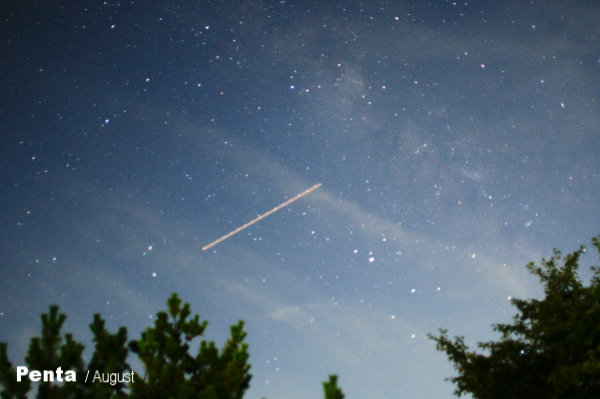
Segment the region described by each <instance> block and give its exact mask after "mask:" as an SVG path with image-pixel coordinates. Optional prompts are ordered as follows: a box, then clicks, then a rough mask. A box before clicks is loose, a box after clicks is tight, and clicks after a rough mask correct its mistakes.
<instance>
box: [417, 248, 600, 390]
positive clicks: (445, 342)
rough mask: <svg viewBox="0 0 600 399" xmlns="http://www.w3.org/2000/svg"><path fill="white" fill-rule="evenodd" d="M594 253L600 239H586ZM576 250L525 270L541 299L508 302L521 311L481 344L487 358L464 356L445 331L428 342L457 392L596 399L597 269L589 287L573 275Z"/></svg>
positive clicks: (599, 384)
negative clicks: (448, 367) (442, 358)
mask: <svg viewBox="0 0 600 399" xmlns="http://www.w3.org/2000/svg"><path fill="white" fill-rule="evenodd" d="M592 245H593V246H594V247H596V249H597V250H598V251H599V252H600V236H598V237H594V238H592ZM584 253H585V248H584V247H583V246H581V247H580V248H579V250H577V251H575V252H573V253H572V254H569V255H567V256H565V257H564V258H563V256H562V254H561V252H560V251H557V250H556V249H555V250H554V256H553V257H552V258H550V259H549V260H545V259H542V262H541V266H536V265H535V264H534V263H533V262H532V263H529V264H528V265H527V269H529V271H530V272H531V273H533V274H535V275H537V276H538V277H539V279H540V281H541V283H542V284H543V285H544V292H545V295H546V296H545V298H544V299H542V300H537V299H529V300H521V299H512V304H513V305H514V306H516V308H517V309H518V311H519V313H518V314H517V315H515V316H514V318H513V320H514V322H513V324H496V325H494V326H493V329H494V330H495V331H498V332H500V333H501V334H502V336H501V338H500V340H499V341H497V342H485V343H479V344H478V347H479V348H481V349H483V350H484V351H485V352H486V353H488V354H487V355H486V354H481V353H476V352H474V351H470V350H469V348H468V347H467V346H466V345H465V343H464V337H455V338H454V340H452V339H449V338H448V335H447V330H440V332H441V335H440V336H437V337H436V336H433V335H430V336H429V337H430V338H431V339H433V340H434V341H436V342H437V349H438V350H440V351H443V352H446V354H447V355H448V358H449V359H450V361H451V362H452V363H454V368H455V369H456V370H457V371H458V374H459V375H458V376H456V377H453V378H450V380H451V381H452V382H453V383H454V384H456V390H455V394H456V395H458V396H459V397H460V396H461V395H462V394H465V393H470V394H472V395H473V398H475V399H484V398H485V399H500V398H502V399H510V398H530V399H537V398H540V399H542V398H544V399H547V398H556V399H558V398H560V399H568V398H574V399H575V398H576V399H579V398H600V270H599V269H598V268H594V267H592V270H593V278H592V280H591V282H590V284H589V285H587V286H585V285H583V284H582V282H581V280H580V278H579V276H578V273H577V270H578V268H579V259H580V257H581V256H582V255H583V254H584Z"/></svg>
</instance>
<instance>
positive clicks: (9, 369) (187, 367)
mask: <svg viewBox="0 0 600 399" xmlns="http://www.w3.org/2000/svg"><path fill="white" fill-rule="evenodd" d="M191 315H192V312H191V310H190V305H189V304H188V303H185V304H183V305H182V301H181V299H180V298H179V296H178V295H177V294H173V295H171V297H170V298H169V299H168V300H167V311H166V312H158V313H157V316H156V319H155V322H154V326H153V327H148V328H147V329H146V330H145V331H144V332H143V333H142V335H141V338H140V339H139V340H133V341H130V342H129V344H128V345H127V329H126V328H125V327H120V328H119V330H118V331H117V333H115V334H111V333H110V332H108V331H107V330H106V328H105V322H104V320H103V319H102V318H101V317H100V315H99V314H94V316H93V322H92V324H90V330H91V331H92V334H93V336H94V338H93V340H92V341H93V342H94V353H93V355H92V359H91V361H90V363H89V364H88V366H87V368H85V365H84V362H83V359H82V353H83V350H84V345H82V344H80V343H77V342H75V341H74V340H73V338H72V335H71V334H64V338H63V336H61V332H60V330H61V328H62V326H63V324H64V322H65V320H66V318H67V316H66V315H64V314H62V313H59V308H58V306H56V305H52V306H50V310H49V312H48V313H45V314H42V316H41V320H42V334H41V337H36V338H32V339H31V343H30V345H29V351H28V353H27V357H26V358H25V362H26V364H27V366H28V368H29V369H30V370H51V371H56V369H57V368H58V367H61V369H62V370H63V371H67V370H73V371H75V372H76V374H77V378H76V381H68V382H67V381H62V382H60V381H47V382H38V383H37V395H36V398H37V399H127V398H130V399H200V398H202V399H241V398H242V397H243V396H244V393H245V391H246V390H247V389H248V388H249V387H250V380H251V378H252V375H251V374H249V370H250V364H249V363H248V359H249V354H248V344H246V343H245V342H244V339H245V338H246V332H245V331H244V322H243V321H241V320H240V321H239V322H238V323H237V324H236V325H233V326H231V337H230V338H229V339H228V340H227V342H226V343H225V345H224V346H223V348H221V349H220V350H219V349H218V348H217V347H216V345H215V343H214V342H213V341H210V342H209V341H206V340H202V341H200V343H199V348H198V353H197V354H196V356H192V355H190V353H189V351H190V344H191V343H192V341H193V340H194V339H195V338H198V337H201V336H202V335H203V333H204V330H205V329H206V327H207V325H208V322H207V321H200V317H199V316H198V315H197V314H196V315H194V316H193V317H192V316H191ZM128 347H129V350H128ZM130 352H131V353H133V354H135V355H137V356H138V358H139V359H140V361H141V363H142V365H143V366H144V371H143V372H142V373H138V372H135V377H134V378H133V382H131V381H130V382H128V383H126V382H125V381H122V379H121V381H115V383H114V384H113V383H106V382H101V381H99V378H98V379H96V378H94V376H95V375H96V373H100V374H99V375H115V374H118V375H123V373H128V372H130V371H131V368H130V366H129V364H128V363H127V358H128V356H129V354H130ZM86 377H87V382H86ZM323 386H324V389H325V398H326V399H343V397H344V395H343V394H342V391H341V389H340V388H338V387H337V376H335V375H331V376H330V378H329V382H325V383H324V384H323ZM0 387H1V388H2V390H1V392H0V399H26V398H27V397H28V395H27V393H28V392H29V391H30V390H31V388H32V384H31V381H30V380H29V378H26V377H24V378H23V380H22V381H21V382H17V371H16V369H15V367H13V365H12V363H11V362H10V361H9V359H8V356H7V346H6V344H5V343H0Z"/></svg>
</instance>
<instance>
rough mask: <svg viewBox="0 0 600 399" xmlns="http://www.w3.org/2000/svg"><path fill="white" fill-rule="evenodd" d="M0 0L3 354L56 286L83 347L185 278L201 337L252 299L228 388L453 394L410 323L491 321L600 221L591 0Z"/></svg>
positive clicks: (272, 393)
mask: <svg viewBox="0 0 600 399" xmlns="http://www.w3.org/2000/svg"><path fill="white" fill-rule="evenodd" d="M0 7H1V11H0V16H1V22H0V24H1V29H0V37H1V43H0V46H1V47H0V49H1V54H2V56H1V57H0V76H1V80H0V122H1V125H0V126H1V132H2V141H1V147H0V148H1V149H2V150H1V165H2V173H1V174H0V189H1V192H2V195H1V196H0V223H1V224H0V234H1V237H2V240H1V244H0V262H1V264H0V341H5V342H7V343H8V344H9V354H10V356H11V361H12V362H13V363H14V364H16V365H23V364H24V362H23V356H24V354H25V351H26V350H27V346H28V343H29V339H30V338H31V337H32V336H34V335H39V333H40V322H39V315H40V314H41V313H42V312H45V311H47V309H48V305H50V304H59V305H60V307H61V310H62V311H63V312H64V313H66V314H67V315H68V316H69V318H68V320H67V322H66V324H65V329H64V331H65V332H73V333H74V336H75V338H76V339H77V340H79V341H81V342H83V343H85V344H86V346H88V348H89V347H91V346H92V343H91V337H92V334H91V332H90V331H89V329H88V325H89V324H90V323H91V321H92V314H93V313H101V314H102V316H103V317H104V318H105V319H106V320H107V327H108V328H109V330H111V331H113V332H114V331H116V329H117V327H118V326H121V325H125V326H127V327H128V329H129V337H130V338H131V339H134V338H139V334H140V332H141V331H142V330H143V329H144V328H146V327H148V326H150V325H152V324H153V322H154V315H155V314H156V312H157V311H160V310H164V309H166V304H165V303H166V299H167V297H168V296H170V294H171V293H172V292H177V293H179V295H180V296H181V297H182V299H183V300H184V301H186V302H190V304H191V306H192V310H193V311H194V312H195V313H199V314H200V316H201V317H202V318H203V319H207V320H208V321H209V326H208V329H207V331H206V333H205V337H206V338H207V339H211V340H215V341H216V342H217V343H218V344H219V345H221V344H222V343H223V342H224V340H225V339H226V338H227V337H228V335H229V326H230V325H232V324H235V323H236V322H237V320H238V319H243V320H245V321H246V330H247V332H248V338H247V341H248V343H249V345H250V363H251V364H252V369H251V372H252V374H253V376H254V377H253V379H252V381H251V388H250V390H249V391H248V392H247V395H246V397H247V398H251V399H255V398H256V399H258V398H261V397H263V396H264V397H267V398H268V399H283V398H286V399H308V398H319V397H322V396H323V394H322V385H321V383H322V382H323V381H324V380H326V379H327V377H328V375H329V374H332V373H336V374H338V375H339V384H340V386H341V387H342V389H343V391H344V393H345V394H346V397H347V398H348V399H355V398H356V399H358V398H415V399H421V398H423V399H425V398H443V399H447V398H452V397H453V395H452V392H453V389H454V387H453V385H452V384H451V383H450V382H447V381H444V378H446V377H451V376H454V375H455V371H454V370H453V368H452V365H451V364H450V363H449V362H448V360H447V358H446V356H445V354H443V353H439V352H437V351H436V349H435V342H433V341H431V340H429V339H428V338H427V334H428V333H433V334H436V333H437V332H438V329H439V328H446V329H449V334H450V335H451V336H453V335H465V336H466V342H467V343H468V344H469V345H471V346H473V345H474V344H475V343H476V342H477V341H487V340H492V339H497V338H498V335H497V334H496V333H494V332H493V331H492V330H491V327H490V325H491V324H493V323H499V322H509V321H510V320H511V317H512V316H513V315H514V314H515V313H516V309H515V308H514V307H512V306H511V304H510V301H509V299H510V297H516V298H529V297H540V295H542V294H543V292H542V289H541V285H540V284H539V281H538V280H537V278H536V277H534V276H532V275H530V274H529V273H528V272H527V270H526V269H525V267H524V266H525V264H527V263H528V262H529V261H539V260H540V259H541V258H542V257H548V256H550V255H551V254H552V248H553V247H556V248H559V249H561V250H563V251H564V252H569V251H573V250H575V249H577V248H578V247H579V245H581V244H589V242H590V238H591V237H592V236H594V235H596V234H598V233H600V225H599V223H598V222H599V220H600V217H599V216H600V156H599V155H598V154H600V103H599V101H600V98H599V95H600V4H599V3H598V2H596V1H568V2H565V1H517V0H512V1H472V2H471V1H469V2H464V1H461V2H458V1H457V2H452V1H443V0H437V1H436V0H433V1H431V2H420V1H419V2H417V1H364V2H350V1H345V2H344V1H327V2H325V1H300V0H286V1H272V2H271V1H258V0H254V1H243V0H242V1H182V0H179V1H177V0H175V1H135V2H131V1H123V2H121V3H119V2H114V1H106V2H102V1H77V2H60V1H42V2H32V1H19V2H4V3H3V5H2V6H0ZM318 183H322V186H321V187H320V188H318V189H317V190H315V191H313V192H311V193H310V194H308V195H306V196H305V197H303V198H301V199H299V200H298V201H295V202H293V203H292V204H290V205H289V206H287V207H285V208H283V209H281V210H279V211H277V212H275V213H273V214H272V215H270V216H268V217H267V218H265V219H264V220H262V221H260V222H258V223H257V224H254V225H252V226H251V227H249V228H247V229H245V230H244V231H242V232H240V233H238V234H237V235H234V236H233V237H231V238H229V239H227V240H225V241H223V242H221V243H220V244H218V245H216V246H215V247H213V248H211V249H209V250H207V251H202V247H203V246H205V245H207V244H209V243H210V242H212V241H214V240H216V239H217V238H219V237H221V236H223V235H224V234H226V233H228V232H229V231H231V230H233V229H235V228H237V227H239V226H241V225H243V224H244V223H247V222H249V221H250V220H252V219H254V218H255V217H257V216H258V215H260V214H262V213H264V212H267V211H269V210H270V209H272V208H273V207H275V206H277V205H279V204H281V203H283V202H284V201H286V200H288V199H290V198H292V197H294V196H295V195H297V194H299V193H301V192H303V191H304V190H306V189H308V188H310V187H312V186H314V185H315V184H318ZM594 262H596V263H597V259H593V258H592V256H588V257H585V258H584V259H583V263H584V265H585V267H583V268H582V277H583V278H584V280H588V279H589V277H590V276H591V273H590V272H589V267H588V266H589V265H591V264H593V263H594ZM89 354H90V351H89V350H88V352H86V356H88V360H89Z"/></svg>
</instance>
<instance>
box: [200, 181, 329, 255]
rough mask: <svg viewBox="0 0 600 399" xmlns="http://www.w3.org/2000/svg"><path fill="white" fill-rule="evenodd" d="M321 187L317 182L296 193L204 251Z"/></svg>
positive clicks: (212, 243) (211, 244)
mask: <svg viewBox="0 0 600 399" xmlns="http://www.w3.org/2000/svg"><path fill="white" fill-rule="evenodd" d="M319 187H321V183H319V184H315V185H314V186H312V187H311V188H309V189H308V190H306V191H303V192H301V193H300V194H298V195H296V196H295V197H294V198H290V199H289V200H287V201H285V202H284V203H283V204H281V205H277V206H276V207H275V208H273V209H271V210H270V211H269V212H266V213H263V214H262V215H260V216H259V217H257V218H256V219H254V220H251V221H249V222H248V223H246V224H245V225H243V226H240V227H238V228H237V229H235V230H233V231H232V232H229V233H227V234H225V235H224V236H223V237H221V238H219V239H218V240H215V241H213V242H211V243H210V244H208V245H206V246H204V247H202V250H203V251H206V250H207V249H209V248H212V247H214V246H215V245H217V244H218V243H220V242H221V241H225V240H226V239H228V238H229V237H231V236H232V235H234V234H236V233H239V232H240V231H242V230H244V229H245V228H246V227H250V226H252V225H253V224H254V223H256V222H258V221H260V220H262V219H264V218H266V217H267V216H269V215H270V214H272V213H275V212H277V211H278V210H280V209H281V208H283V207H285V206H288V205H289V204H291V203H292V202H294V201H296V200H297V199H300V198H302V197H304V196H305V195H306V194H308V193H310V192H311V191H314V190H316V189H317V188H319Z"/></svg>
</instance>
